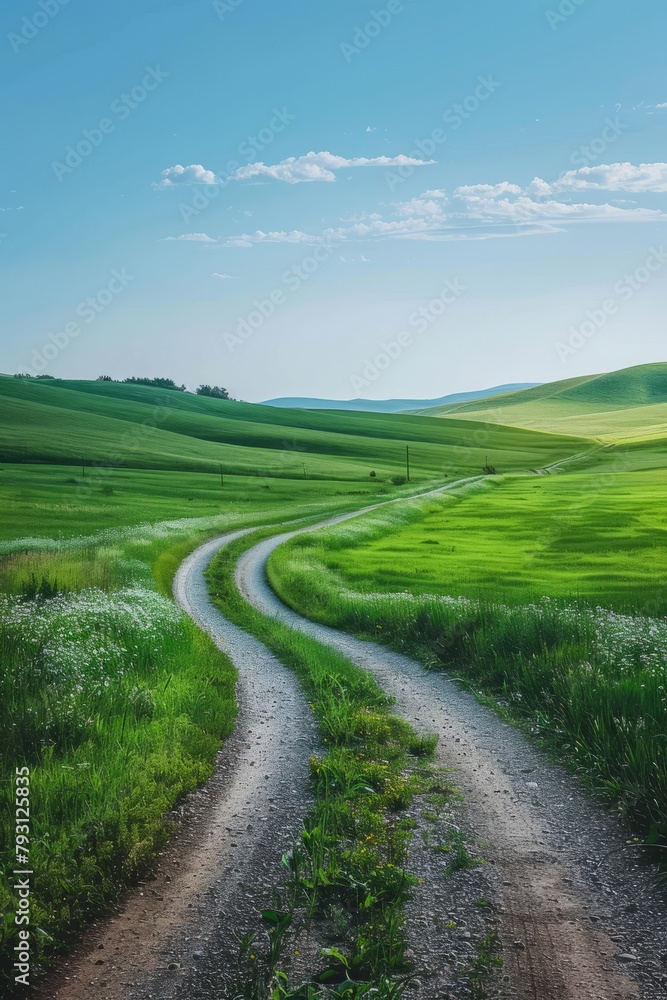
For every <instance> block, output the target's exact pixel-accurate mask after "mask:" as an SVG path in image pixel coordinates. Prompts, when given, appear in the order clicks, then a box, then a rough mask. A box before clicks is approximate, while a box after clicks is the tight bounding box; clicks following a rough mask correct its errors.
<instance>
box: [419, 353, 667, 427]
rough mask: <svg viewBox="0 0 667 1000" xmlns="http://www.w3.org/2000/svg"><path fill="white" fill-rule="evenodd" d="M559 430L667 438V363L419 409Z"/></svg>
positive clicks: (458, 417)
mask: <svg viewBox="0 0 667 1000" xmlns="http://www.w3.org/2000/svg"><path fill="white" fill-rule="evenodd" d="M420 412H421V413H422V414H428V415H430V416H435V415H437V416H439V417H447V418H450V419H451V418H452V417H455V418H456V419H461V418H464V419H467V420H482V421H484V422H485V423H498V424H509V425H512V426H515V427H525V428H532V429H539V430H551V431H555V432H557V433H559V434H574V435H581V436H584V437H593V438H599V439H601V440H605V441H621V440H628V439H633V438H659V437H667V363H664V362H662V363H659V364H652V365H639V366H637V367H635V368H625V369H623V370H622V371H618V372H611V373H607V374H603V375H589V376H583V377H580V378H572V379H565V380H564V381H560V382H551V383H549V384H547V385H541V386H537V387H536V388H533V389H524V390H522V391H520V392H512V393H507V394H506V395H503V396H496V397H494V398H493V400H488V401H487V402H486V404H485V405H480V403H476V402H470V403H462V404H454V405H449V406H444V407H437V408H436V409H433V410H423V411H420Z"/></svg>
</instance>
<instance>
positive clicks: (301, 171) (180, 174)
mask: <svg viewBox="0 0 667 1000" xmlns="http://www.w3.org/2000/svg"><path fill="white" fill-rule="evenodd" d="M435 162H436V161H435V160H420V159H416V158H415V157H413V156H404V155H403V154H400V155H399V156H375V157H367V156H356V157H352V158H350V159H348V158H346V157H344V156H335V155H334V154H333V153H327V152H321V153H314V152H310V153H306V154H305V156H290V157H288V159H286V160H281V162H280V163H273V164H267V163H249V164H247V166H245V167H239V169H238V170H236V171H235V172H234V173H233V174H231V175H230V176H229V177H228V178H226V180H235V181H243V180H249V179H251V178H253V177H269V178H271V179H273V180H277V181H285V182H286V183H287V184H302V183H304V182H306V181H329V182H331V181H335V180H336V174H335V171H337V170H344V169H347V168H352V167H355V168H356V167H425V166H430V165H431V164H433V163H435ZM161 177H162V179H161V180H160V181H159V182H158V183H157V184H154V185H153V186H154V187H156V188H170V187H175V186H176V185H179V184H219V183H222V181H221V179H220V178H218V177H217V176H216V175H215V174H214V173H213V171H212V170H207V169H206V168H205V167H203V166H202V165H201V163H191V164H190V166H188V167H183V166H181V164H180V163H177V164H176V165H175V166H173V167H167V169H166V170H163V171H162V174H161Z"/></svg>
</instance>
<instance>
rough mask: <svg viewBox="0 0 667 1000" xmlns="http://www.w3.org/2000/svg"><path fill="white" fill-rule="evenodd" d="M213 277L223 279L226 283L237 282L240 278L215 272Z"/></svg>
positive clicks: (235, 275) (236, 275)
mask: <svg viewBox="0 0 667 1000" xmlns="http://www.w3.org/2000/svg"><path fill="white" fill-rule="evenodd" d="M211 277H212V278H222V279H223V280H224V281H235V280H236V278H238V274H220V272H219V271H214V272H213V274H212V275H211Z"/></svg>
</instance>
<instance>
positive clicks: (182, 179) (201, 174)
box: [154, 163, 218, 188]
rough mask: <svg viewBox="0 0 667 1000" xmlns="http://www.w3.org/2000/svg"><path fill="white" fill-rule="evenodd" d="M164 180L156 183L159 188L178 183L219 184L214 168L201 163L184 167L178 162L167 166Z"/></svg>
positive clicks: (162, 175) (163, 173) (163, 176)
mask: <svg viewBox="0 0 667 1000" xmlns="http://www.w3.org/2000/svg"><path fill="white" fill-rule="evenodd" d="M161 177H162V180H161V181H160V182H159V183H158V184H155V185H154V186H155V187H158V188H168V187H174V186H175V185H177V184H217V182H218V181H217V177H216V176H215V174H214V173H213V171H212V170H207V169H206V168H205V167H202V165H201V163H191V164H190V166H189V167H182V166H181V164H180V163H177V164H176V166H174V167H167V169H166V170H163V171H162V174H161Z"/></svg>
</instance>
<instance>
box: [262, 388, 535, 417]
mask: <svg viewBox="0 0 667 1000" xmlns="http://www.w3.org/2000/svg"><path fill="white" fill-rule="evenodd" d="M536 385H539V383H538V382H517V383H516V384H512V385H497V386H494V388H493V389H481V390H478V391H477V392H455V393H451V394H450V395H449V396H441V397H440V398H439V399H317V398H310V397H308V396H283V397H281V398H279V399H267V400H266V401H265V402H264V403H263V404H262V405H263V406H283V407H287V408H289V409H291V410H360V411H362V412H365V413H402V412H405V411H406V410H426V409H429V408H431V407H433V406H443V405H447V404H456V403H465V402H468V401H471V400H480V399H486V398H488V397H489V396H499V395H504V394H506V393H510V392H516V391H518V390H520V389H530V388H532V387H533V386H536ZM433 415H434V414H429V416H433Z"/></svg>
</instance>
